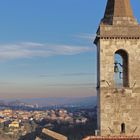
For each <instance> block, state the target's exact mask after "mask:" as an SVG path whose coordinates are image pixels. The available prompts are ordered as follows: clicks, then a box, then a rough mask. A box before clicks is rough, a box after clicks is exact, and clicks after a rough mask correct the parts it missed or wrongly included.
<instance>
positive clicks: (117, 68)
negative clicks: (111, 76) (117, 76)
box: [114, 63, 119, 73]
mask: <svg viewBox="0 0 140 140" xmlns="http://www.w3.org/2000/svg"><path fill="white" fill-rule="evenodd" d="M114 72H115V73H118V72H119V67H118V65H117V63H115V66H114Z"/></svg>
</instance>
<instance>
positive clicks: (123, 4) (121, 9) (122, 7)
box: [105, 0, 133, 17]
mask: <svg viewBox="0 0 140 140" xmlns="http://www.w3.org/2000/svg"><path fill="white" fill-rule="evenodd" d="M108 16H115V17H133V12H132V8H131V6H130V0H108V2H107V7H106V11H105V17H108Z"/></svg>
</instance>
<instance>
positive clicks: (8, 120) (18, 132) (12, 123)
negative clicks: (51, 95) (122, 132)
mask: <svg viewBox="0 0 140 140" xmlns="http://www.w3.org/2000/svg"><path fill="white" fill-rule="evenodd" d="M58 100H60V99H58ZM78 100H79V102H78V104H76V103H74V102H73V104H69V103H68V104H63V105H62V104H58V102H57V104H54V105H53V106H52V105H50V106H40V105H38V104H31V103H30V104H29V103H25V102H22V101H21V100H20V101H19V100H15V101H10V102H7V101H0V136H1V139H5V140H7V139H14V140H34V139H35V138H36V137H40V138H41V139H43V138H44V139H48V138H45V137H47V136H45V135H43V134H42V129H43V128H47V129H49V130H53V131H55V132H57V133H61V134H63V135H65V136H66V137H68V139H69V140H79V139H82V138H83V137H86V136H88V135H92V134H94V130H95V129H96V119H97V117H96V116H97V115H96V110H97V109H96V97H93V98H91V97H90V100H89V98H87V97H86V98H84V99H83V98H82V99H78ZM80 100H81V102H80ZM55 101H56V99H55ZM86 101H88V102H87V103H86ZM93 101H94V102H93ZM84 103H85V104H84ZM91 103H92V106H91ZM75 132H76V133H75ZM48 140H49V139H48Z"/></svg>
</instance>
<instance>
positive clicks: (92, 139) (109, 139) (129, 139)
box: [83, 136, 140, 140]
mask: <svg viewBox="0 0 140 140" xmlns="http://www.w3.org/2000/svg"><path fill="white" fill-rule="evenodd" d="M83 140H140V136H129V137H123V136H118V137H94V136H93V137H92V136H91V137H87V138H85V139H83Z"/></svg>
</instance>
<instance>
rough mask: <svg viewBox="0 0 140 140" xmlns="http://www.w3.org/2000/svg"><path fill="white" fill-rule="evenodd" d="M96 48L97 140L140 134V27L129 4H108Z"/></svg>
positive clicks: (118, 0)
mask: <svg viewBox="0 0 140 140" xmlns="http://www.w3.org/2000/svg"><path fill="white" fill-rule="evenodd" d="M94 43H95V44H96V46H97V72H98V75H97V94H98V129H99V132H100V135H101V136H108V135H110V136H118V135H126V136H129V135H139V134H140V25H139V24H138V22H137V20H136V19H135V17H134V15H133V11H132V8H131V5H130V0H108V1H107V6H106V10H105V14H104V17H103V19H102V20H101V22H100V25H99V28H98V30H97V35H96V39H95V41H94Z"/></svg>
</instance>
